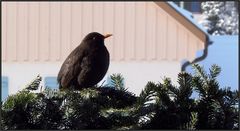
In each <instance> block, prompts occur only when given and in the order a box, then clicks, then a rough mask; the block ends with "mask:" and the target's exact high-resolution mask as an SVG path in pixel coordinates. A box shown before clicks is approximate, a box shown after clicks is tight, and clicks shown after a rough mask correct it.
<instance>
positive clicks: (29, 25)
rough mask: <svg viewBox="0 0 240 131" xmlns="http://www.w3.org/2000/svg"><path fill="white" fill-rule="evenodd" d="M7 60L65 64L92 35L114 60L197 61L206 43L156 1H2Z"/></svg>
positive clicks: (9, 61)
mask: <svg viewBox="0 0 240 131" xmlns="http://www.w3.org/2000/svg"><path fill="white" fill-rule="evenodd" d="M2 15H3V16H2V18H3V19H2V27H3V28H2V60H3V62H7V63H14V62H30V63H34V62H63V60H64V59H65V58H66V57H67V55H68V54H69V53H70V52H71V51H72V50H73V49H74V48H75V47H76V46H77V45H79V44H80V42H81V40H82V39H83V37H84V36H85V35H86V34H88V33H89V32H92V31H97V32H100V33H103V34H104V33H112V34H113V37H111V38H108V39H107V40H106V46H107V48H108V50H109V52H110V55H111V60H112V61H161V60H167V61H179V62H180V61H181V60H182V59H188V60H190V61H191V60H193V59H194V58H195V54H196V51H197V50H199V49H203V48H204V46H203V45H204V44H203V42H202V41H201V40H199V39H198V38H197V37H195V36H194V34H192V33H191V32H190V31H188V30H187V29H186V28H185V27H184V26H183V25H181V24H180V23H179V22H178V21H176V20H175V18H173V17H172V16H170V15H169V14H168V13H167V12H165V11H164V10H163V9H161V8H160V7H159V6H158V5H157V4H155V3H154V2H2Z"/></svg>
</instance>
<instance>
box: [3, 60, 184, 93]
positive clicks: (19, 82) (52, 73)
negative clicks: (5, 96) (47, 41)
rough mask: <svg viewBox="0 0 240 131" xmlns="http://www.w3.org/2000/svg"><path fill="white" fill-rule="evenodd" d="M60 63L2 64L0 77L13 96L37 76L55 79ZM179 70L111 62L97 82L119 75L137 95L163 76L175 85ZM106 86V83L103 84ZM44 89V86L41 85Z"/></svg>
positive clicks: (177, 66) (171, 66)
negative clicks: (100, 79) (6, 82)
mask: <svg viewBox="0 0 240 131" xmlns="http://www.w3.org/2000/svg"><path fill="white" fill-rule="evenodd" d="M60 66H61V63H31V64H30V63H29V64H26V63H17V64H3V65H2V67H3V69H2V76H7V77H8V79H9V87H11V88H9V92H8V93H9V94H14V93H16V92H17V91H18V90H21V89H23V88H24V87H25V86H26V85H27V84H29V83H30V82H31V81H32V80H33V79H34V78H36V76H37V75H38V74H40V75H41V76H42V77H43V80H42V83H41V84H42V85H43V84H44V78H45V77H56V76H57V74H58V71H59V69H60ZM179 70H180V63H178V62H164V61H163V62H152V63H148V62H128V63H126V62H112V63H111V64H110V67H109V70H108V72H107V74H106V76H105V78H104V79H103V80H102V81H101V82H99V85H101V84H102V82H103V81H104V80H106V79H107V77H109V76H110V75H111V74H113V73H121V74H122V75H123V77H124V78H125V83H124V84H125V85H126V86H125V87H126V88H128V90H129V91H131V92H133V93H135V94H137V95H139V93H140V92H141V90H142V89H143V88H144V86H145V85H146V84H147V82H148V81H153V82H162V80H163V78H164V76H166V77H170V78H172V80H173V83H175V84H176V80H177V73H178V72H179ZM104 84H106V83H104ZM43 87H44V85H43Z"/></svg>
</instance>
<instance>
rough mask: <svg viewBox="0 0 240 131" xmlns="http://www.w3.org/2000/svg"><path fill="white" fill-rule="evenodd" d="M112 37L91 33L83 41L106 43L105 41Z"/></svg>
mask: <svg viewBox="0 0 240 131" xmlns="http://www.w3.org/2000/svg"><path fill="white" fill-rule="evenodd" d="M110 36H112V34H106V35H102V34H100V33H97V32H91V33H89V34H88V35H87V36H85V38H84V39H83V41H95V42H97V43H104V39H106V38H108V37H110Z"/></svg>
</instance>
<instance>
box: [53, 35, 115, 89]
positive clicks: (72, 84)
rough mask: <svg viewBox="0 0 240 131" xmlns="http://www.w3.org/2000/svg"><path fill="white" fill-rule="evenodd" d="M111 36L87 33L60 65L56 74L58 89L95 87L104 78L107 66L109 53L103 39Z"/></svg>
mask: <svg viewBox="0 0 240 131" xmlns="http://www.w3.org/2000/svg"><path fill="white" fill-rule="evenodd" d="M110 36H112V34H107V35H102V34H99V33H97V32H92V33H89V34H88V35H87V36H85V38H84V39H83V40H82V42H81V44H80V45H79V46H78V47H76V48H75V49H74V50H73V51H72V52H71V53H70V55H69V56H68V57H67V59H66V60H65V61H64V63H63V64H62V67H61V69H60V71H59V73H58V78H57V80H58V83H59V88H60V89H65V88H68V89H69V88H71V89H75V90H79V89H82V88H88V87H92V86H94V85H96V84H97V83H98V82H99V81H101V80H102V79H103V77H104V76H105V74H106V72H107V70H108V66H109V52H108V50H107V48H106V47H105V45H104V39H105V38H108V37H110Z"/></svg>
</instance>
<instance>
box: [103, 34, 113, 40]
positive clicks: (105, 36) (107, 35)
mask: <svg viewBox="0 0 240 131" xmlns="http://www.w3.org/2000/svg"><path fill="white" fill-rule="evenodd" d="M110 36H112V34H106V35H104V39H106V38H108V37H110Z"/></svg>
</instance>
